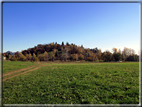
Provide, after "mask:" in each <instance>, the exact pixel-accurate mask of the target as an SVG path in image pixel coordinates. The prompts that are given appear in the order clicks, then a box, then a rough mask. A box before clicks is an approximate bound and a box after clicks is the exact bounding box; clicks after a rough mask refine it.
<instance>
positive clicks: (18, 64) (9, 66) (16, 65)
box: [3, 61, 38, 73]
mask: <svg viewBox="0 0 142 107" xmlns="http://www.w3.org/2000/svg"><path fill="white" fill-rule="evenodd" d="M33 65H35V66H36V65H38V63H36V62H24V61H23V62H22V61H3V73H8V72H11V71H14V70H18V69H21V68H26V67H29V66H33Z"/></svg>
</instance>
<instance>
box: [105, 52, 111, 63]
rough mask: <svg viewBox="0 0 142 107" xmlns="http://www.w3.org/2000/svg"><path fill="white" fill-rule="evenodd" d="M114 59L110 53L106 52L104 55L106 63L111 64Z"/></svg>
mask: <svg viewBox="0 0 142 107" xmlns="http://www.w3.org/2000/svg"><path fill="white" fill-rule="evenodd" d="M112 59H113V57H112V53H110V52H109V51H106V52H104V53H103V60H104V61H105V62H110V61H112Z"/></svg>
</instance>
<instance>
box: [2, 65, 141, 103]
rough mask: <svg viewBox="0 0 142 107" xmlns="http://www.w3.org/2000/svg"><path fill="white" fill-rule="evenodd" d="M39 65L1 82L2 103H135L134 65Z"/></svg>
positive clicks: (136, 72)
mask: <svg viewBox="0 0 142 107" xmlns="http://www.w3.org/2000/svg"><path fill="white" fill-rule="evenodd" d="M52 65H53V66H42V67H41V68H40V69H37V70H35V71H32V72H29V73H26V74H24V75H20V76H17V77H15V78H12V79H10V80H8V81H5V82H3V99H2V100H3V104H71V103H72V104H138V103H139V64H138V63H88V64H87V63H83V64H74V63H72V64H71V63H70V64H60V63H56V64H54V63H52Z"/></svg>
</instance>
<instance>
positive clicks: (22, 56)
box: [19, 53, 27, 61]
mask: <svg viewBox="0 0 142 107" xmlns="http://www.w3.org/2000/svg"><path fill="white" fill-rule="evenodd" d="M26 59H27V58H26V56H24V55H23V54H22V53H19V60H20V61H26Z"/></svg>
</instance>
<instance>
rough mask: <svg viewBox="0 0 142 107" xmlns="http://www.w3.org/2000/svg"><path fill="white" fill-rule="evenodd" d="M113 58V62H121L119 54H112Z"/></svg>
mask: <svg viewBox="0 0 142 107" xmlns="http://www.w3.org/2000/svg"><path fill="white" fill-rule="evenodd" d="M113 57H114V60H115V61H120V60H121V54H120V53H113Z"/></svg>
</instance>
